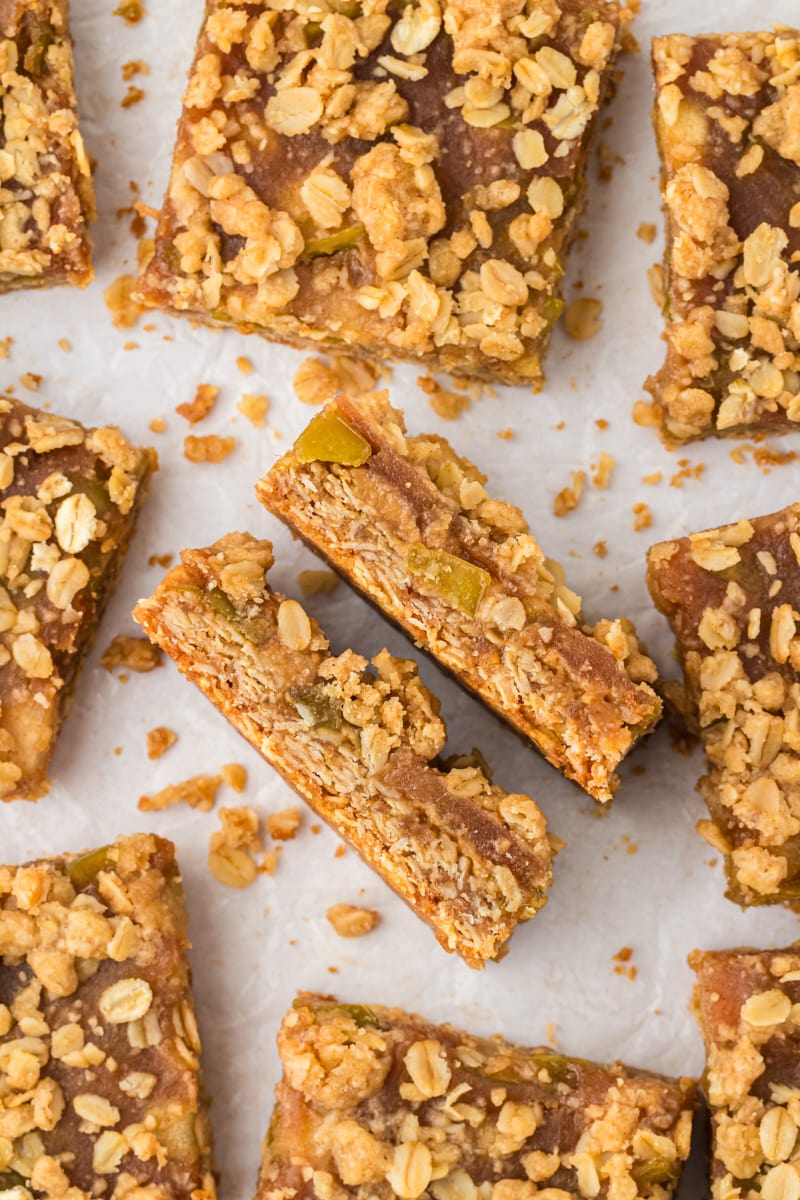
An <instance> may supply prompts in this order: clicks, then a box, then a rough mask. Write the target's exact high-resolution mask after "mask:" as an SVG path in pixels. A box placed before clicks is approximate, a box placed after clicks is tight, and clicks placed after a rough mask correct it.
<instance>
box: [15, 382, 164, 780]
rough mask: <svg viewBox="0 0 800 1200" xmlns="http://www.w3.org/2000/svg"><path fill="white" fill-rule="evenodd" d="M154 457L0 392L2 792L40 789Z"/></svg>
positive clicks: (114, 433)
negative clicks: (1, 394) (0, 396)
mask: <svg viewBox="0 0 800 1200" xmlns="http://www.w3.org/2000/svg"><path fill="white" fill-rule="evenodd" d="M154 465H155V455H154V453H153V451H150V450H139V449H136V448H135V447H134V446H131V445H130V444H129V443H128V442H127V441H126V440H125V438H124V437H123V436H122V434H121V433H120V432H119V430H118V429H114V428H112V427H107V428H103V429H84V428H83V427H82V426H80V425H78V424H76V422H74V421H68V420H66V419H65V418H63V417H55V416H53V415H52V413H46V412H40V411H38V410H37V409H34V408H28V407H27V405H25V404H21V403H19V402H18V401H16V400H8V399H2V400H0V799H3V800H14V799H27V800H35V799H36V798H37V797H38V796H41V795H43V794H44V793H45V792H46V791H47V789H48V787H49V783H48V780H47V767H48V764H49V762H50V758H51V756H52V753H53V750H54V748H55V743H56V738H57V736H58V732H59V729H60V726H61V722H62V720H63V718H64V716H65V713H66V710H67V707H68V705H69V702H70V700H71V697H72V691H73V688H74V685H75V680H76V677H77V674H78V671H79V670H80V667H81V663H82V662H83V658H84V656H85V654H86V652H87V650H88V648H89V646H90V645H91V643H92V640H93V638H94V635H95V632H96V630H97V625H98V623H99V621H100V617H101V615H102V612H103V609H104V607H105V604H106V601H107V600H108V597H109V595H110V593H111V590H112V588H113V585H114V581H115V579H116V576H117V573H118V571H119V568H120V565H121V562H122V559H123V558H124V556H125V552H126V550H127V548H128V542H129V541H130V538H131V535H132V533H133V529H134V526H135V524H136V517H137V515H138V510H139V506H140V504H141V501H142V499H143V497H144V493H145V491H146V484H147V477H148V475H149V473H150V471H151V470H152V469H153V467H154Z"/></svg>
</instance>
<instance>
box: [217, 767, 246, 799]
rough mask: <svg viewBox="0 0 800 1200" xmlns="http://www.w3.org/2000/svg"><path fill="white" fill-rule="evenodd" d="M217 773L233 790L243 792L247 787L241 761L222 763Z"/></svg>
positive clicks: (244, 770)
mask: <svg viewBox="0 0 800 1200" xmlns="http://www.w3.org/2000/svg"><path fill="white" fill-rule="evenodd" d="M219 773H220V775H221V776H222V778H223V780H224V781H225V783H227V785H228V787H229V788H231V789H232V790H233V791H234V792H240V793H241V792H243V791H244V789H245V788H246V787H247V770H246V769H245V767H243V766H242V764H241V763H224V764H223V766H221V767H220V769H219Z"/></svg>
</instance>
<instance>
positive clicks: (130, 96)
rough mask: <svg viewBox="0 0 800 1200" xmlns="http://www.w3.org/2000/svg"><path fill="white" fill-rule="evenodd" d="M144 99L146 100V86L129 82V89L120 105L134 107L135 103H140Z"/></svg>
mask: <svg viewBox="0 0 800 1200" xmlns="http://www.w3.org/2000/svg"><path fill="white" fill-rule="evenodd" d="M142 100H144V88H140V87H137V86H136V84H134V83H129V84H128V90H127V92H126V93H125V95H124V96H123V97H122V99H121V100H120V102H119V106H120V108H132V107H133V105H134V104H140V103H141V102H142Z"/></svg>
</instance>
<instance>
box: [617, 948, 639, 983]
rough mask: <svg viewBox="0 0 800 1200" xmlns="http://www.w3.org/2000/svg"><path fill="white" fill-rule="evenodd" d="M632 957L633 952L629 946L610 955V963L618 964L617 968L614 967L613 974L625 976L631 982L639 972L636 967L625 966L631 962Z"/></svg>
mask: <svg viewBox="0 0 800 1200" xmlns="http://www.w3.org/2000/svg"><path fill="white" fill-rule="evenodd" d="M632 957H633V950H632V949H631V947H630V946H623V947H622V949H621V950H618V951H617V953H616V954H612V955H611V961H612V962H615V963H618V964H619V965H618V966H616V967H614V974H615V975H625V976H626V977H627V978H628V979H630V980H631V981H633V980H634V979H635V978H636V976H637V975H638V973H639V972H638V970H637V968H636V967H634V966H626V965H625V964H626V963H629V962H630V961H631V958H632Z"/></svg>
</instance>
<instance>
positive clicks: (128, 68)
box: [120, 58, 150, 83]
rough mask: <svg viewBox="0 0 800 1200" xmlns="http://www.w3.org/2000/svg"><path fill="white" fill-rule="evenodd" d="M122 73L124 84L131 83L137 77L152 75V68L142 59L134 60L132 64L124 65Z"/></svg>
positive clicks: (121, 69)
mask: <svg viewBox="0 0 800 1200" xmlns="http://www.w3.org/2000/svg"><path fill="white" fill-rule="evenodd" d="M120 71H121V74H122V82H123V83H128V82H130V80H131V79H133V78H134V76H136V75H149V74H150V68H149V67H148V65H147V63H146V62H143V61H142V60H141V58H132V59H131V60H130V62H126V63H123V64H122V67H121V68H120Z"/></svg>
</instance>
